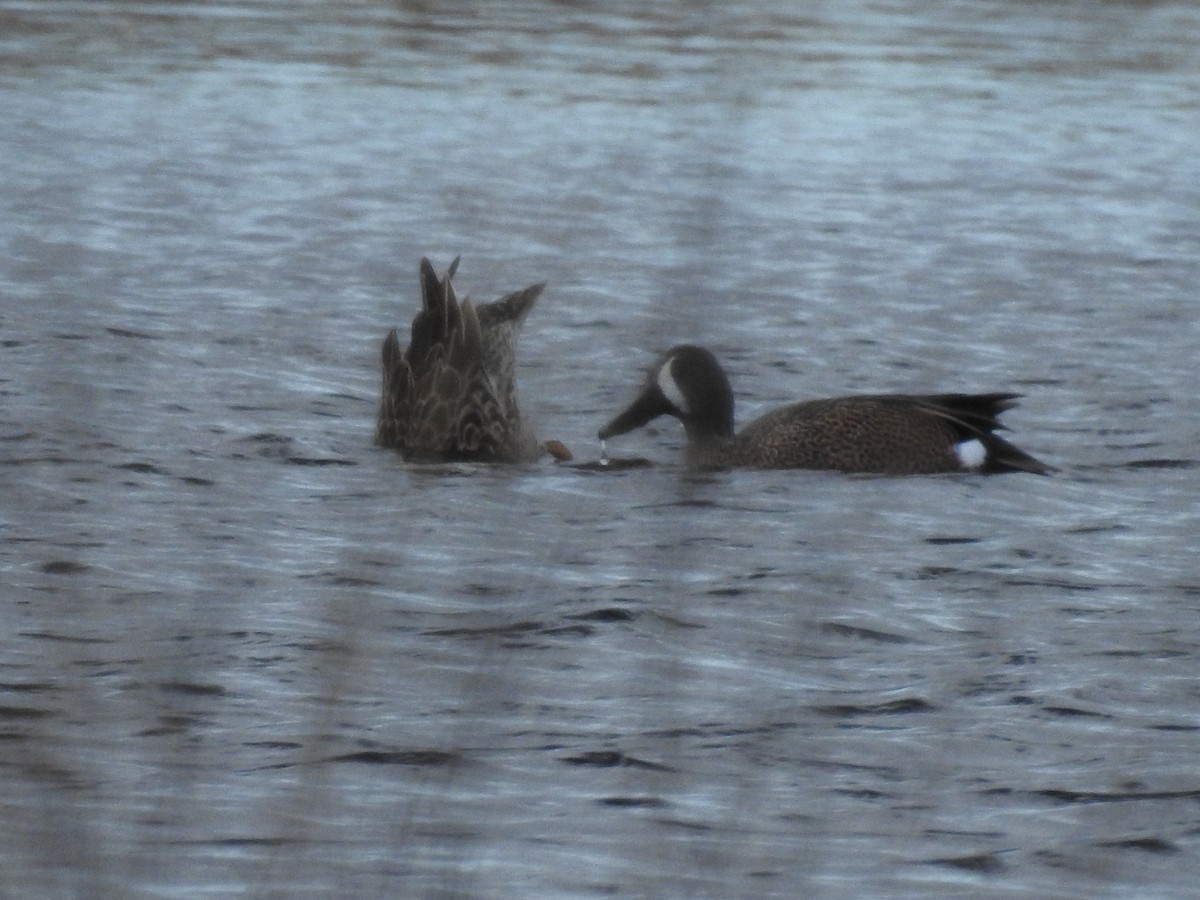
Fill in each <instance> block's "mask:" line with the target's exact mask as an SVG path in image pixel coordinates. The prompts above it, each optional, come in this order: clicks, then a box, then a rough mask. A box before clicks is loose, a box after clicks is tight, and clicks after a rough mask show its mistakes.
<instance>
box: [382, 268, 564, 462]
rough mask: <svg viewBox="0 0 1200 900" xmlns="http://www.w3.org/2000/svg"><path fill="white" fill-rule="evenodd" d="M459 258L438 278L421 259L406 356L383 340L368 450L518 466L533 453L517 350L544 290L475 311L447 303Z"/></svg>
mask: <svg viewBox="0 0 1200 900" xmlns="http://www.w3.org/2000/svg"><path fill="white" fill-rule="evenodd" d="M457 269H458V260H457V259H455V260H454V262H453V263H451V264H450V268H449V270H448V271H447V272H446V275H445V276H444V277H443V278H438V276H437V272H435V271H434V268H433V266H432V264H431V263H430V262H429V260H428V259H422V260H421V304H422V308H421V311H420V312H419V313H417V315H416V317H415V318H414V319H413V323H412V335H411V339H410V340H409V344H408V347H407V349H405V350H404V351H403V352H401V351H400V340H399V337H398V336H397V333H396V330H395V329H392V331H391V332H390V333H389V334H388V336H387V338H386V339H385V340H384V342H383V394H382V397H381V399H380V404H379V420H378V424H377V425H376V428H375V443H376V444H377V445H379V446H380V447H387V448H391V449H394V450H399V451H400V452H401V453H402V454H403V455H404V457H405V459H410V460H424V461H434V462H444V461H457V460H462V461H468V460H469V461H478V462H522V461H527V460H533V459H536V458H537V457H538V456H539V455H540V454H541V452H542V448H541V447H540V446H539V444H538V442H537V439H536V438H535V437H534V435H533V433H532V432H531V431H530V430H529V428H528V427H527V425H526V422H525V420H524V418H523V417H522V415H521V410H520V407H519V406H518V405H517V385H516V376H515V369H516V346H517V335H518V333H519V331H520V328H521V323H522V322H523V321H524V319H525V316H527V315H528V314H529V311H530V310H531V309H532V308H533V304H534V302H535V301H536V300H537V298H538V296H539V295H540V294H541V292H542V290H543V288H544V287H545V285H543V284H535V285H532V286H530V287H527V288H525V289H524V290H522V291H516V292H514V293H512V294H508V295H506V296H504V297H501V298H500V299H499V300H496V301H495V302H493V303H483V304H480V305H479V306H478V307H476V306H475V305H474V304H473V303H472V302H471V301H470V300H469V299H464V300H462V301H461V302H460V301H459V300H458V298H457V297H456V296H455V293H454V287H453V286H452V284H451V279H452V278H453V277H454V274H455V272H456V271H457Z"/></svg>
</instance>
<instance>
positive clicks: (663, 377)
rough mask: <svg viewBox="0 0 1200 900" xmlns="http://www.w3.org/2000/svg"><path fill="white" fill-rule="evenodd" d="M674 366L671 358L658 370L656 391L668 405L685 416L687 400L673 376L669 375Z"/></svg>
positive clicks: (673, 360) (673, 359)
mask: <svg viewBox="0 0 1200 900" xmlns="http://www.w3.org/2000/svg"><path fill="white" fill-rule="evenodd" d="M674 365H675V358H674V357H672V358H671V359H668V360H667V361H666V362H665V363H663V365H662V368H661V369H659V370H658V389H659V390H660V391H662V392H663V396H664V397H666V398H667V402H668V403H670V404H671V405H672V406H674V407H675V408H676V409H677V410H679V411H680V412H681V413H683V414H684V415H687V414H688V412H689V410H688V402H687V399H686V398H685V397H684V396H683V391H681V390H680V389H679V383H678V382H677V381H676V380H675V376H674V375H672V374H671V367H672V366H674Z"/></svg>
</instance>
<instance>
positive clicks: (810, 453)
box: [599, 344, 1052, 475]
mask: <svg viewBox="0 0 1200 900" xmlns="http://www.w3.org/2000/svg"><path fill="white" fill-rule="evenodd" d="M1020 396H1021V395H1020V394H1013V393H992V394H863V395H854V396H847V397H832V398H828V399H823V400H808V401H804V402H800V403H794V404H792V405H790V406H783V407H780V408H778V409H774V410H771V411H770V412H767V413H765V414H763V415H762V416H760V417H759V418H757V419H755V420H754V421H752V422H750V423H749V424H748V425H746V426H745V427H744V428H742V430H741V431H738V432H735V431H734V418H733V406H734V403H733V389H732V387H731V386H730V384H729V378H728V377H727V376H726V374H725V370H724V369H723V368H722V367H721V364H720V362H719V361H718V360H717V357H716V356H714V355H713V353H712V352H711V351H710V350H707V349H705V348H704V347H699V346H696V345H694V344H681V345H679V346H676V347H672V348H671V349H670V350H668V351H667V352H666V353H665V354H663V355H662V357H661V358H660V359H659V360H658V361H657V362H655V363H654V365H653V366H651V367H650V370H649V372H648V374H647V376H646V380H645V383H644V385H643V387H642V389H641V392H640V393H639V394H638V395H637V397H636V398H635V399H634V400H633V402H632V403H630V404H629V406H628V407H626V408H625V409H624V410H623V411H622V412H620V413H618V414H617V415H616V416H615V417H614V418H613V419H612V420H611V421H610V422H609V423H608V424H607V425H605V426H604V427H603V428H601V429H600V432H599V436H600V440H601V442H602V446H603V445H604V443H603V442H606V441H607V440H609V439H610V438H613V437H616V436H617V435H622V434H626V433H627V432H630V431H633V430H634V429H636V428H640V427H641V426H643V425H645V424H646V423H647V422H650V421H651V420H653V419H656V418H658V417H659V416H663V415H669V416H674V417H675V418H677V419H679V421H680V422H681V423H683V430H684V433H685V434H686V437H687V449H686V452H685V457H686V463H687V466H688V467H689V468H691V469H697V470H720V469H732V468H752V469H824V470H833V471H838V472H846V473H863V474H876V475H929V474H936V473H943V472H974V473H979V474H986V475H992V474H998V473H1002V472H1029V473H1034V474H1039V475H1046V474H1049V473H1050V472H1051V471H1052V469H1051V467H1050V466H1048V465H1046V464H1045V463H1043V462H1041V461H1040V460H1038V459H1035V458H1034V457H1033V456H1030V455H1029V454H1028V453H1026V452H1025V451H1023V450H1021V449H1019V448H1017V447H1015V446H1013V445H1012V444H1011V443H1009V442H1008V441H1006V440H1004V439H1003V438H1001V437H1000V436H999V435H997V434H996V431H997V430H1001V429H1003V428H1004V426H1003V425H1001V424H1000V422H999V420H998V417H999V415H1000V414H1001V413H1002V412H1004V411H1005V410H1008V409H1012V408H1013V407H1014V406H1016V405H1017V400H1018V398H1019V397H1020Z"/></svg>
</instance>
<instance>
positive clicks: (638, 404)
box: [600, 387, 671, 441]
mask: <svg viewBox="0 0 1200 900" xmlns="http://www.w3.org/2000/svg"><path fill="white" fill-rule="evenodd" d="M670 411H671V407H670V405H669V404H668V403H667V398H666V397H664V396H663V395H662V391H660V390H658V389H657V388H656V387H650V388H647V389H646V390H644V391H642V393H641V394H640V395H639V396H638V398H637V399H636V400H634V401H633V403H631V404H630V405H629V407H628V408H627V409H626V410H625V411H624V412H622V413H619V414H618V415H617V416H616V417H615V418H614V419H613V420H612V421H611V422H609V423H608V424H607V425H605V426H604V427H603V428H601V429H600V440H602V441H605V440H608V439H609V438H610V437H616V436H617V435H618V434H625V433H626V432H628V431H633V429H635V428H641V427H642V426H643V425H645V424H646V423H647V422H649V421H650V420H651V419H657V418H658V417H659V416H661V415H664V414H665V413H668V412H670Z"/></svg>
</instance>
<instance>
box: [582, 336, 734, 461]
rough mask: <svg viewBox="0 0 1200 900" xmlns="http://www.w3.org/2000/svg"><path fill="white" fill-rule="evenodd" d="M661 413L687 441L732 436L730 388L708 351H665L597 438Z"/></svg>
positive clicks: (689, 346)
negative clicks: (679, 428) (680, 426)
mask: <svg viewBox="0 0 1200 900" xmlns="http://www.w3.org/2000/svg"><path fill="white" fill-rule="evenodd" d="M662 415H671V416H674V417H675V418H677V419H679V421H680V422H682V423H683V427H684V430H685V431H686V432H687V436H688V440H689V441H697V440H712V439H720V438H731V437H733V389H732V388H731V387H730V386H729V379H728V378H726V377H725V372H724V370H723V369H722V368H721V364H720V363H719V362H717V358H716V357H715V356H713V355H712V353H710V352H709V351H708V350H705V349H704V348H703V347H697V346H695V345H692V344H681V345H680V346H678V347H672V348H671V349H670V350H668V351H667V352H666V353H665V354H664V355H663V356H662V358H661V359H659V361H658V362H656V363H655V364H654V365H653V366H652V367H651V368H650V371H649V373H648V374H647V376H646V383H645V385H644V386H643V387H642V392H641V393H640V394H638V396H637V398H636V399H635V400H634V401H633V403H631V404H630V405H629V406H628V407H627V408H626V409H625V410H624V412H621V413H620V414H618V415H617V416H616V417H615V418H614V419H613V420H612V421H611V422H609V423H608V424H607V425H605V426H604V427H603V428H601V429H600V439H601V440H607V439H608V438H610V437H614V436H616V435H618V434H625V433H626V432H628V431H633V429H635V428H640V427H641V426H643V425H645V424H646V423H647V422H649V421H651V420H652V419H656V418H658V417H659V416H662Z"/></svg>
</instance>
